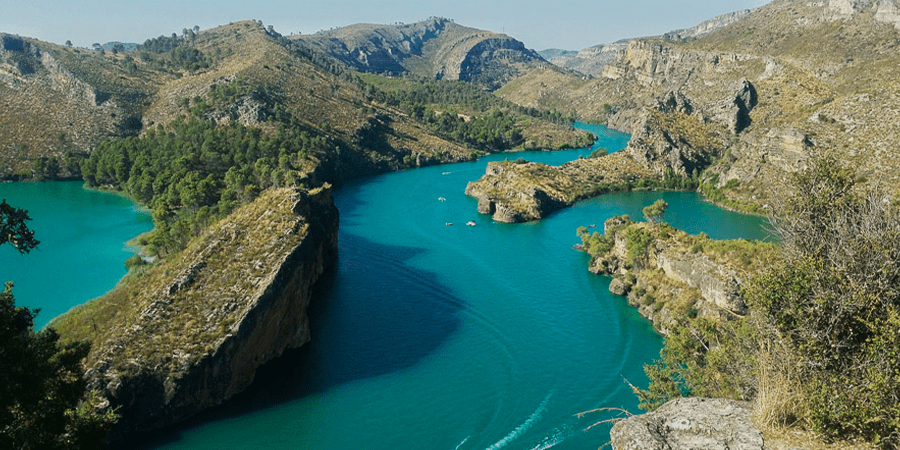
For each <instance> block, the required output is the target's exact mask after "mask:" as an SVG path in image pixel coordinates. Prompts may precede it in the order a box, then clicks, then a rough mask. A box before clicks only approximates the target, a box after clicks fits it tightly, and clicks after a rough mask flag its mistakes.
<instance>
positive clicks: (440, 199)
mask: <svg viewBox="0 0 900 450" xmlns="http://www.w3.org/2000/svg"><path fill="white" fill-rule="evenodd" d="M438 201H439V202H446V201H447V199H446V198H444V197H438Z"/></svg>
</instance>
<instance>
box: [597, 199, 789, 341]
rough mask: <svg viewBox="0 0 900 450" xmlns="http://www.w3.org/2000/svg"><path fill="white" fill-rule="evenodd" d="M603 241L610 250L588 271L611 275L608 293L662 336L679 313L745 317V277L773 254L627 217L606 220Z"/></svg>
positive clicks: (764, 247)
mask: <svg viewBox="0 0 900 450" xmlns="http://www.w3.org/2000/svg"><path fill="white" fill-rule="evenodd" d="M632 238H634V239H639V238H643V239H645V240H646V245H645V248H640V249H636V247H635V246H636V244H635V243H631V242H629V239H632ZM604 239H606V241H607V242H608V249H606V250H605V251H603V252H599V253H598V252H595V253H592V255H593V256H592V258H591V261H590V263H589V266H588V270H589V271H590V272H591V273H594V274H598V275H607V276H612V277H613V280H612V282H611V283H610V286H609V290H610V292H612V293H614V294H616V295H624V296H627V298H628V303H629V304H630V305H632V306H634V307H636V308H638V312H640V313H641V315H643V316H645V317H647V318H648V319H650V320H651V321H652V322H653V323H654V326H655V327H656V329H657V330H658V331H659V332H660V333H662V334H667V333H668V328H669V326H670V325H671V321H672V320H673V318H674V315H675V313H676V312H678V313H687V312H688V311H690V313H689V315H692V316H700V317H711V318H716V319H721V320H730V319H731V318H733V317H738V316H743V315H746V314H747V304H746V303H745V302H744V300H743V297H742V295H741V288H742V286H743V283H744V279H745V278H746V277H747V276H748V275H750V274H752V273H755V272H756V271H757V270H759V269H760V268H761V267H762V266H763V264H765V261H767V260H769V258H771V256H772V255H773V254H774V246H773V244H768V243H762V242H751V241H744V240H740V241H730V242H729V241H722V242H719V241H713V240H710V239H709V238H706V237H702V236H691V235H688V234H687V233H684V232H682V231H678V230H675V229H672V228H670V227H668V226H667V225H664V224H663V225H653V224H648V223H640V222H633V221H631V219H629V218H626V217H624V216H621V217H613V218H610V219H608V220H607V221H606V222H605V223H604ZM586 250H589V249H586ZM635 252H636V253H635Z"/></svg>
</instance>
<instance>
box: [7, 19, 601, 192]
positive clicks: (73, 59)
mask: <svg viewBox="0 0 900 450" xmlns="http://www.w3.org/2000/svg"><path fill="white" fill-rule="evenodd" d="M445 25H446V27H447V28H451V29H454V30H462V29H464V27H460V26H458V25H455V24H445ZM463 34H465V33H463ZM467 39H468V41H472V40H473V39H474V38H472V37H471V36H469V37H468V38H467ZM476 40H477V39H476ZM468 41H467V42H468ZM481 41H485V42H487V41H490V39H481ZM479 42H480V41H479ZM491 42H493V41H491ZM485 45H488V44H485ZM488 46H489V45H488ZM458 47H459V48H463V47H465V45H461V46H458ZM454 48H455V47H454ZM484 48H486V47H484ZM468 50H472V49H471V47H468ZM485 51H486V50H485ZM498 51H499V50H498ZM473 73H474V72H473ZM448 78H452V77H448ZM378 79H383V77H376V78H374V79H373V78H368V79H367V80H368V82H367V81H363V80H362V79H360V78H359V77H356V76H355V75H353V72H352V71H351V70H350V69H348V68H347V67H346V66H344V65H343V64H342V63H341V62H340V61H338V60H337V59H334V58H333V57H331V56H329V55H327V54H325V53H322V52H321V51H319V50H318V49H316V48H315V47H314V46H311V45H308V44H307V43H306V42H305V41H302V40H290V39H287V38H284V37H282V36H280V35H279V34H278V33H276V32H274V31H273V30H266V29H265V28H264V27H263V26H262V25H261V24H259V23H256V22H252V21H245V22H237V23H232V24H229V25H225V26H221V27H218V28H214V29H211V30H204V31H197V32H196V33H195V32H194V31H193V30H187V29H185V32H184V34H183V35H175V34H173V35H172V36H171V37H167V36H160V37H158V38H154V39H148V40H147V41H146V42H145V43H144V44H142V45H140V46H138V47H137V48H136V50H135V51H132V52H118V51H117V52H115V53H114V52H111V51H105V50H102V49H101V50H99V51H92V50H86V49H79V48H72V47H65V46H58V45H54V44H50V43H45V42H40V41H37V40H34V39H30V38H24V37H19V36H12V35H5V34H4V35H2V36H0V99H2V100H0V106H2V108H0V145H2V148H0V178H5V179H23V178H31V179H56V178H78V177H79V176H80V175H79V173H78V165H79V163H78V162H79V161H80V160H81V159H83V158H85V157H87V156H88V155H89V154H90V153H91V151H92V150H93V149H94V148H96V147H97V146H98V145H99V144H100V143H101V142H103V141H105V140H109V139H118V138H123V137H128V136H138V135H141V134H143V133H145V132H146V131H147V130H148V129H151V128H153V127H156V126H158V125H166V124H168V123H169V122H171V121H172V120H174V119H175V118H176V117H178V116H179V115H185V114H188V113H189V110H190V108H191V105H193V104H196V103H199V102H203V103H204V104H205V105H204V106H203V107H204V108H207V109H210V111H206V112H205V114H206V115H207V118H208V119H211V120H216V121H217V122H219V123H224V122H227V121H229V120H238V121H240V122H241V123H242V124H243V125H245V126H261V127H263V128H265V127H266V124H267V121H268V119H269V117H272V116H273V115H274V113H275V111H276V110H278V109H280V108H283V109H285V110H291V112H292V114H293V115H294V116H295V117H296V118H297V120H299V121H300V122H302V123H303V124H305V126H308V127H310V128H311V129H314V130H318V131H319V132H322V133H325V134H329V135H332V137H333V138H335V139H337V140H338V141H340V142H344V143H346V144H347V145H346V149H347V150H348V151H352V153H353V154H357V155H360V158H359V160H358V161H357V162H358V163H359V164H354V166H353V167H352V169H347V174H345V175H346V176H349V177H353V176H359V175H362V174H366V173H374V172H377V171H384V170H393V169H397V168H399V167H408V166H409V165H410V164H409V163H408V162H407V163H405V164H404V162H403V159H404V157H406V159H407V161H413V162H414V163H418V164H428V163H434V162H440V161H458V160H460V159H468V158H471V157H472V151H473V149H472V148H466V145H467V144H465V143H463V142H459V141H454V140H453V139H449V140H448V139H447V138H446V137H444V138H442V137H439V136H436V134H437V133H435V132H434V131H433V130H430V129H429V127H428V125H427V124H424V123H422V121H421V120H417V119H416V118H414V117H410V115H409V114H408V113H407V111H405V110H403V108H401V107H400V103H401V101H399V100H397V99H396V98H395V97H396V95H394V96H390V95H388V96H387V97H391V98H387V97H385V96H384V95H378V92H380V91H379V90H378V89H377V88H376V87H375V86H377V85H383V84H385V83H382V82H380V81H377V80H378ZM237 85H240V86H241V89H242V91H241V92H240V94H239V95H238V94H236V93H232V94H234V95H231V94H230V95H229V96H228V98H221V99H219V100H217V101H218V104H217V105H215V108H212V106H211V103H212V102H210V94H211V93H213V92H215V90H216V89H217V88H223V87H226V86H231V87H234V86H237ZM410 89H411V88H407V89H406V90H407V91H409V90H410ZM415 89H419V90H421V89H429V88H426V87H417V88H415ZM453 89H457V90H460V92H462V91H465V92H468V94H466V95H459V96H457V97H456V98H455V99H451V100H448V99H436V98H430V99H425V100H428V101H432V100H433V102H432V104H431V107H438V108H444V109H446V107H447V106H452V107H453V108H455V109H459V111H458V112H459V113H460V114H464V115H465V116H466V117H473V116H476V117H477V116H478V115H480V114H483V113H487V112H489V109H490V108H494V109H496V108H501V109H504V110H506V111H512V110H513V109H515V110H516V112H515V117H517V118H518V119H516V120H517V121H518V123H519V125H520V128H522V129H529V128H532V127H534V128H533V131H530V132H529V131H525V132H524V133H525V134H526V135H529V134H530V135H539V134H541V133H543V134H547V133H546V131H547V130H552V131H550V134H551V135H553V136H554V138H555V139H554V140H553V141H554V142H556V143H560V142H569V143H570V144H571V145H577V144H578V142H579V140H578V139H579V138H578V136H579V133H575V132H574V131H573V130H571V128H570V127H566V126H559V125H557V124H553V123H550V122H549V121H547V120H546V119H550V118H551V117H550V116H549V115H545V116H544V117H543V118H542V117H536V118H535V120H530V119H528V118H527V116H528V114H527V113H528V111H524V110H521V109H520V108H518V107H515V105H512V104H505V105H499V104H496V102H495V103H494V104H492V105H488V104H487V103H484V102H482V103H481V104H479V105H477V106H475V107H473V105H463V104H460V102H459V99H460V98H463V97H467V98H470V99H471V98H476V99H479V98H483V95H481V94H480V93H478V92H477V89H475V88H472V90H467V88H465V87H459V86H457V87H455V88H453ZM223 92H224V91H223ZM394 94H396V92H395V93H394ZM375 97H378V98H379V101H376V100H375ZM432 97H433V96H432ZM438 100H439V101H438ZM438 103H441V104H442V105H438ZM470 103H471V102H470ZM486 108H487V109H486ZM211 109H215V111H212V110H211ZM532 115H533V114H532ZM557 122H559V121H558V120H557ZM35 129H40V130H42V132H41V133H34V132H33V130H35ZM369 129H375V130H377V131H378V133H377V134H378V135H379V136H381V137H380V138H378V139H371V140H366V141H365V142H364V141H363V140H360V136H362V134H359V133H358V132H360V131H361V130H362V131H361V132H362V133H363V134H365V133H369V131H366V130H369ZM372 137H375V136H372ZM582 140H583V138H582ZM534 145H540V144H539V143H534ZM369 146H374V147H377V148H368V147H369ZM371 150H375V152H374V153H373V152H372V151H371ZM483 150H488V151H489V150H490V149H489V148H486V149H483ZM381 153H384V154H383V155H382V156H380V157H376V156H375V155H376V154H381Z"/></svg>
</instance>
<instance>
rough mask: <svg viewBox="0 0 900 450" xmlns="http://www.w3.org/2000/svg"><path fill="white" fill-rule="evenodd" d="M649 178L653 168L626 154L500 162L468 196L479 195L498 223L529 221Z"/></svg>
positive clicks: (474, 184) (484, 208)
mask: <svg viewBox="0 0 900 450" xmlns="http://www.w3.org/2000/svg"><path fill="white" fill-rule="evenodd" d="M649 176H651V172H650V171H649V170H647V169H646V168H644V167H641V165H639V164H638V163H637V162H636V161H635V160H634V159H632V158H631V157H629V156H628V155H626V154H624V153H621V152H619V153H613V154H610V155H606V156H602V157H598V158H590V159H577V160H575V161H571V162H568V163H566V164H563V165H562V166H559V167H553V166H548V165H546V164H540V163H531V162H527V161H525V160H523V159H520V160H517V161H499V162H491V163H488V166H487V169H486V170H485V175H484V176H483V177H481V178H480V179H478V180H477V181H472V182H469V184H467V185H466V195H468V196H470V197H475V198H477V199H478V212H479V213H481V214H490V215H492V216H493V218H494V220H496V221H497V222H528V221H532V220H539V219H541V218H543V217H546V216H547V214H550V213H552V212H553V211H556V210H559V209H561V208H564V207H566V206H570V205H572V204H573V203H575V202H576V201H578V200H581V199H585V198H589V197H592V196H596V195H598V194H601V193H604V192H611V191H615V190H621V189H624V188H625V187H626V186H627V183H629V182H632V181H635V180H637V179H640V178H645V177H649Z"/></svg>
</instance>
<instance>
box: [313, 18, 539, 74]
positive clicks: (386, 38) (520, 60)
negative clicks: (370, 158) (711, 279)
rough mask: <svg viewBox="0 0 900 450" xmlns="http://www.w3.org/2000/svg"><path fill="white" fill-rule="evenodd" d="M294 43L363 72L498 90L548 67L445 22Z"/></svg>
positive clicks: (510, 43)
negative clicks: (417, 77) (403, 75)
mask: <svg viewBox="0 0 900 450" xmlns="http://www.w3.org/2000/svg"><path fill="white" fill-rule="evenodd" d="M295 39H298V40H301V41H302V42H304V43H306V44H308V45H311V46H313V47H316V48H318V49H319V50H322V51H324V52H326V53H328V54H329V55H331V56H333V57H335V58H337V59H338V60H340V61H342V62H344V63H345V64H347V65H349V66H351V67H353V68H355V69H356V70H360V71H363V72H375V73H382V72H389V73H393V74H400V73H403V72H410V73H413V74H416V75H419V76H423V77H428V78H437V79H446V80H461V81H468V82H472V83H477V84H479V85H482V86H484V87H486V88H488V89H490V90H495V89H498V88H499V87H501V86H503V85H504V84H505V83H506V82H508V81H509V80H510V79H512V78H514V77H516V76H519V75H521V74H523V73H525V72H526V71H527V70H530V69H534V68H537V67H542V66H548V65H549V64H548V63H547V62H546V61H544V59H543V58H542V57H541V56H540V55H539V54H537V52H535V51H533V50H529V49H527V48H525V45H524V44H523V43H522V42H520V41H518V40H516V39H513V38H511V37H509V36H506V35H504V34H500V33H493V32H489V31H483V30H477V29H473V28H468V27H464V26H461V25H458V24H456V23H454V22H453V21H451V20H449V19H445V18H432V19H428V20H424V21H421V22H417V23H413V24H404V25H373V24H357V25H351V26H347V27H342V28H337V29H334V30H328V31H322V32H319V33H316V34H313V35H308V36H298V37H295Z"/></svg>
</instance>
